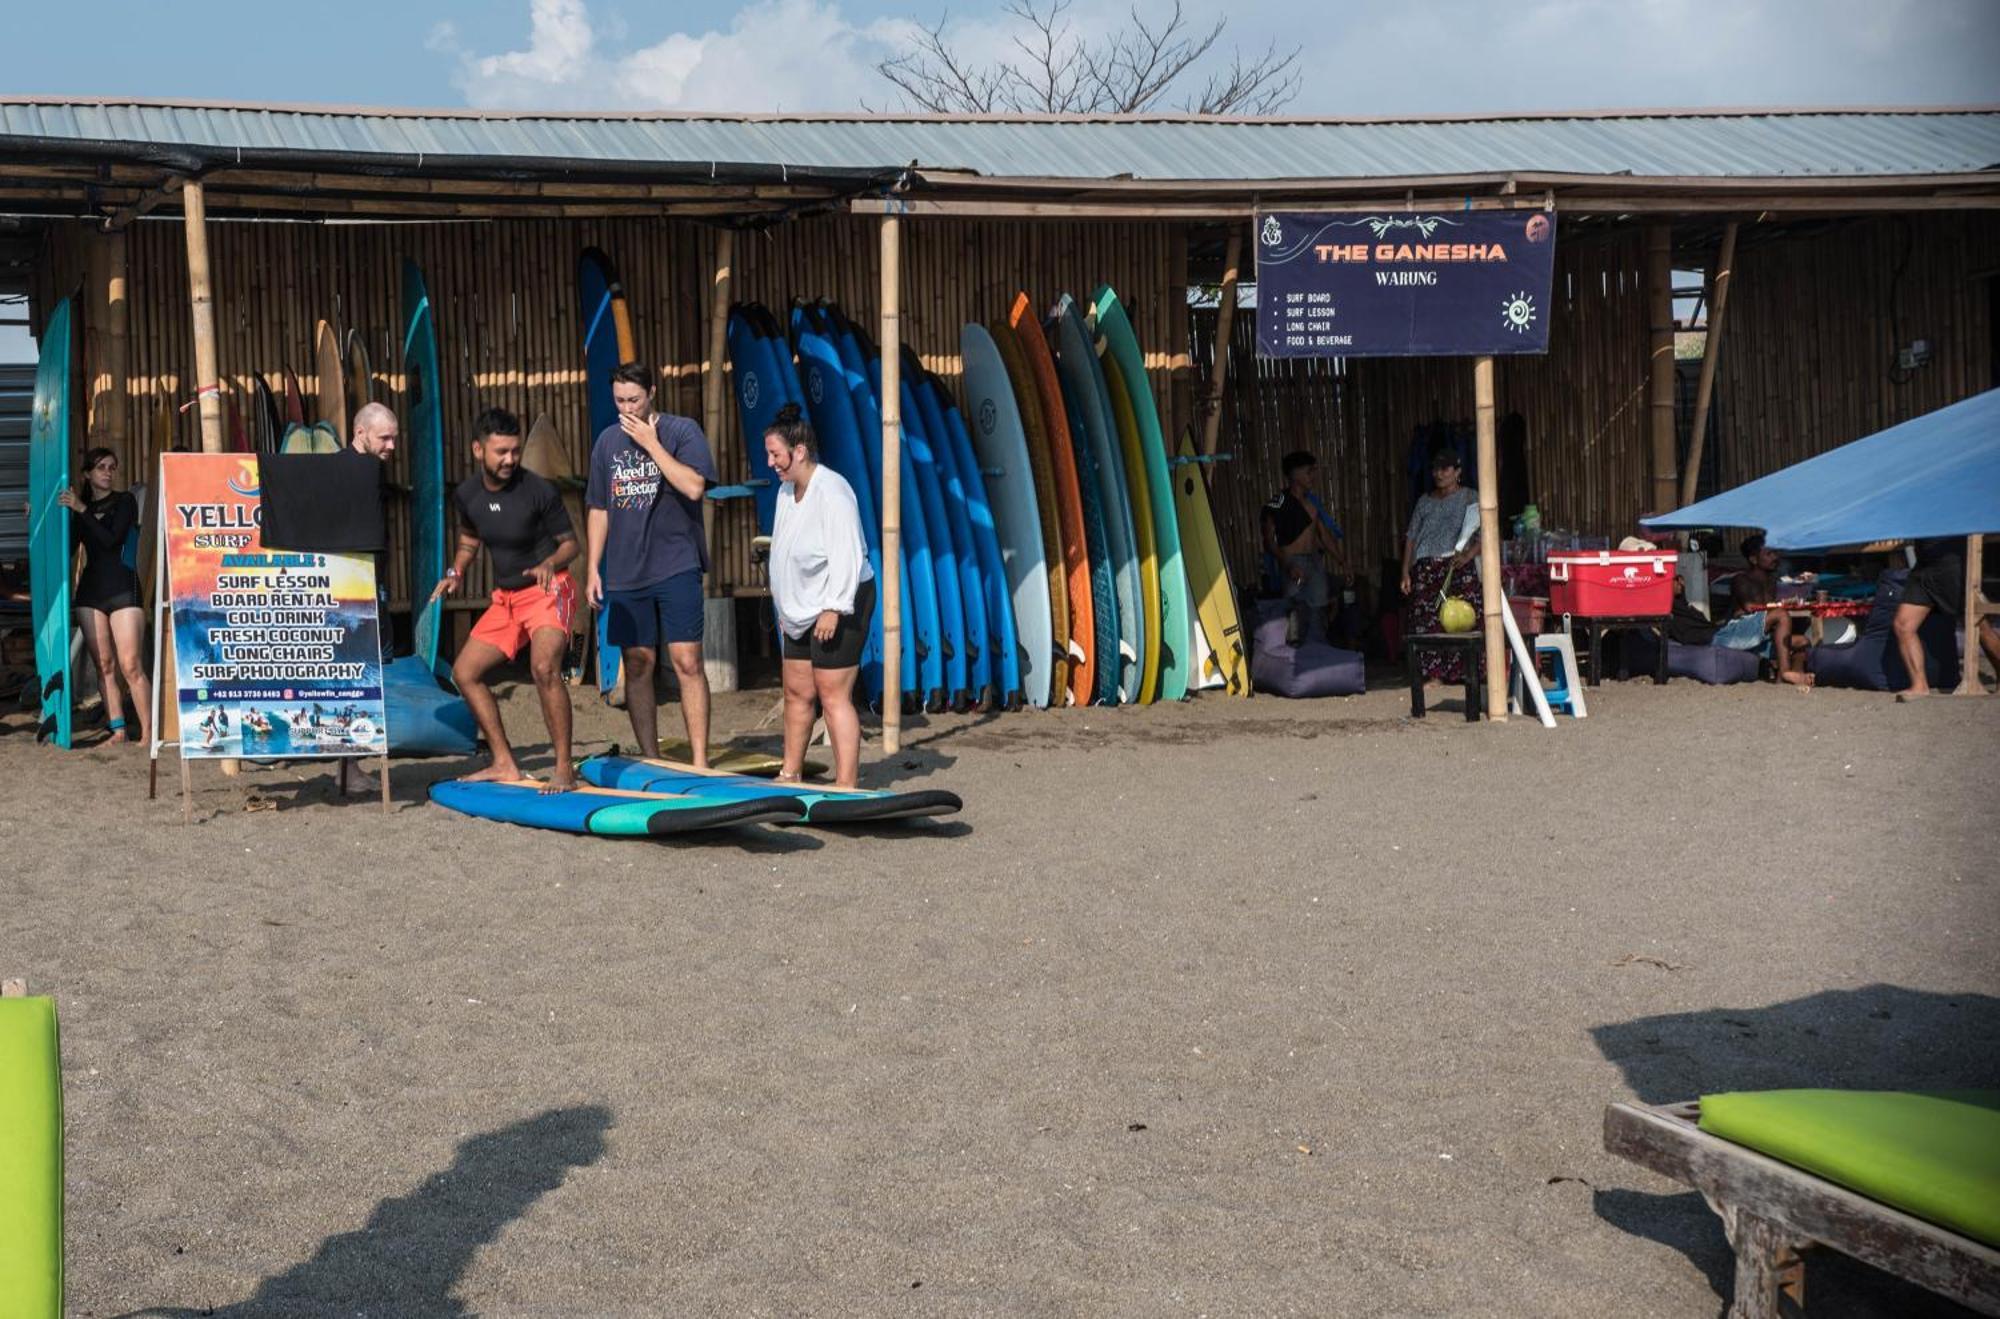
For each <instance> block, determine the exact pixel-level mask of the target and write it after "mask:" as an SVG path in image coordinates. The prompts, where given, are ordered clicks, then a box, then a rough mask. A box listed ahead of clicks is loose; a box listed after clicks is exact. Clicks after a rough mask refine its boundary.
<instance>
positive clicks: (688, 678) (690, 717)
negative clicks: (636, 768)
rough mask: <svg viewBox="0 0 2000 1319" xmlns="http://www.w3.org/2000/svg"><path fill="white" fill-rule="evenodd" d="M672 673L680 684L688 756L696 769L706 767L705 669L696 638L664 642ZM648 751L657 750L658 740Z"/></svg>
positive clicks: (655, 751)
mask: <svg viewBox="0 0 2000 1319" xmlns="http://www.w3.org/2000/svg"><path fill="white" fill-rule="evenodd" d="M667 656H668V658H669V659H671V660H672V661H673V665H674V676H675V677H676V678H678V679H679V680H680V684H681V718H683V719H685V720H686V721H687V735H688V747H689V758H690V759H691V760H693V761H694V764H695V767H696V768H697V769H707V768H708V670H706V669H704V668H703V667H702V665H701V643H700V642H699V641H675V642H671V643H669V644H668V646H667ZM649 745H650V746H651V747H652V749H651V750H649V751H648V752H646V754H647V755H649V756H652V755H658V754H659V745H660V744H659V743H658V742H657V741H655V742H652V743H650V744H649Z"/></svg>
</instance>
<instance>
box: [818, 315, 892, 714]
mask: <svg viewBox="0 0 2000 1319" xmlns="http://www.w3.org/2000/svg"><path fill="white" fill-rule="evenodd" d="M792 335H793V338H794V341H795V343H796V346H797V348H798V356H799V367H798V373H799V387H800V389H801V390H802V391H803V393H804V397H805V409H806V415H808V416H809V417H811V418H812V424H813V432H814V433H815V434H816V435H818V437H819V450H820V460H821V461H822V462H824V463H825V464H826V465H827V466H828V467H831V468H832V469H833V470H834V471H836V472H839V473H840V474H841V475H842V476H843V477H845V478H847V484H848V485H850V486H851V487H853V489H854V502H855V505H856V506H857V507H858V508H859V510H860V513H861V534H862V537H863V538H864V539H865V540H866V541H867V543H868V564H869V566H870V567H871V568H873V569H874V570H875V580H876V581H877V582H880V581H881V580H882V520H881V518H880V516H879V515H878V514H877V512H876V508H877V505H876V502H875V484H876V483H875V479H874V471H876V470H879V469H871V468H870V467H869V465H868V455H867V451H866V450H865V449H863V448H862V447H861V435H860V431H859V429H858V428H857V427H856V425H855V420H854V399H853V395H851V394H850V393H849V392H848V389H847V375H846V370H845V368H843V367H842V366H841V364H840V352H839V350H838V349H836V348H835V347H834V346H833V340H832V338H831V337H829V336H828V334H827V333H826V331H825V329H824V327H823V326H822V324H821V321H820V319H819V317H818V316H817V315H815V314H814V312H813V310H812V309H811V308H809V307H807V306H804V305H798V306H794V307H793V308H792ZM880 589H881V588H880V587H877V590H878V591H879V590H880ZM902 597H903V617H904V618H906V619H907V618H908V617H909V616H910V611H909V577H908V576H907V575H905V576H904V578H903V585H902ZM916 658H917V657H916V649H915V647H914V645H913V644H912V640H911V637H910V634H909V631H908V630H907V629H905V631H904V633H903V637H902V662H903V673H902V685H903V687H904V690H905V691H914V690H915V689H916V685H917V679H918V674H917V662H916ZM856 680H857V682H858V683H859V684H860V687H861V693H862V697H863V699H864V700H866V701H868V702H869V703H870V704H873V705H877V706H879V705H881V703H882V702H883V701H884V700H885V699H887V698H885V697H884V695H883V692H882V682H883V676H882V608H881V606H880V605H879V604H878V605H877V606H876V609H875V616H874V617H873V618H871V619H870V620H869V621H868V641H867V643H866V644H865V645H863V647H862V649H861V671H860V673H859V675H858V676H857V679H856ZM896 699H897V701H898V702H899V703H900V701H901V699H902V696H901V694H900V693H899V694H898V695H897V697H896Z"/></svg>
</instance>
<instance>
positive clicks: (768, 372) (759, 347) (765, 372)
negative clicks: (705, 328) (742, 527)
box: [724, 307, 791, 536]
mask: <svg viewBox="0 0 2000 1319" xmlns="http://www.w3.org/2000/svg"><path fill="white" fill-rule="evenodd" d="M724 339H725V342H726V343H727V344H728V346H729V383H730V388H731V391H732V392H733V393H734V394H735V395H736V414H737V417H738V418H739V419H740V421H741V422H742V426H743V455H744V460H745V465H746V466H747V467H748V468H749V471H750V475H751V477H753V478H755V477H759V476H762V477H770V475H771V472H770V468H769V467H767V466H766V465H765V462H764V432H765V431H766V430H768V429H769V428H770V425H771V419H772V418H773V417H775V416H777V415H778V409H780V408H782V407H784V406H785V404H786V403H787V402H789V401H790V398H789V396H788V395H787V394H786V392H785V389H784V386H783V384H782V382H781V381H780V380H779V379H778V364H777V362H776V361H775V360H773V359H774V355H773V352H772V349H773V346H774V345H773V344H772V343H771V342H770V341H769V340H768V339H766V338H765V337H764V336H763V335H761V334H759V333H758V332H757V327H756V325H755V324H753V323H752V321H751V319H750V317H749V316H748V315H746V314H745V312H744V310H743V308H741V307H732V308H730V309H729V323H728V327H727V329H726V330H725V332H724ZM785 369H786V370H790V369H791V353H790V351H789V350H787V351H786V353H785ZM756 501H757V530H758V531H759V532H761V533H762V534H764V535H766V536H768V535H770V534H771V527H772V525H773V524H774V523H775V521H776V520H777V516H778V482H777V481H776V480H775V479H772V480H769V481H767V482H766V484H764V485H762V486H759V487H756Z"/></svg>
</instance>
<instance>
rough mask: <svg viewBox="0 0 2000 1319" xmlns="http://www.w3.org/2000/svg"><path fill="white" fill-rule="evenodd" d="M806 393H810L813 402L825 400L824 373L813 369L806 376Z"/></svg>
mask: <svg viewBox="0 0 2000 1319" xmlns="http://www.w3.org/2000/svg"><path fill="white" fill-rule="evenodd" d="M806 393H808V394H810V395H812V401H813V402H814V403H824V402H826V373H825V372H823V371H814V372H811V373H809V374H808V375H807V376H806Z"/></svg>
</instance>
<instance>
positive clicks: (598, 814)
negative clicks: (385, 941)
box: [430, 779, 805, 838]
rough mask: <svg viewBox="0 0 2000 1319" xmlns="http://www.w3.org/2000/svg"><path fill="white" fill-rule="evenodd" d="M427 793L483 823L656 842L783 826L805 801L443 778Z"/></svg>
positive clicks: (799, 815) (802, 808) (802, 809)
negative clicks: (704, 832)
mask: <svg viewBox="0 0 2000 1319" xmlns="http://www.w3.org/2000/svg"><path fill="white" fill-rule="evenodd" d="M430 795H431V800H432V801H434V802H436V803H437V804H438V805H440V806H444V807H448V808H450V809H451V810H454V811H457V812H459V813H460V814H462V815H471V816H475V817H477V818H479V819H482V820H499V821H503V822H505V823H507V824H519V825H526V826H527V827H529V828H531V829H557V830H561V831H562V832H564V833H573V834H602V835H607V836H610V837H615V838H647V837H652V838H658V837H662V836H665V835H670V834H682V833H692V832H694V831H696V830H701V829H719V828H725V827H727V826H730V825H741V824H763V823H772V824H785V823H789V822H791V821H793V820H798V819H801V818H803V817H804V815H805V803H803V802H801V801H800V800H799V799H798V798H796V797H792V796H780V797H765V798H740V799H734V800H720V799H716V798H712V797H686V796H679V795H674V794H667V793H647V792H621V791H616V790H614V789H610V788H595V787H590V788H576V789H574V790H572V791H569V792H549V793H545V792H543V791H542V785H541V784H539V783H537V782H535V781H533V780H531V779H523V780H521V781H520V782H518V783H465V782H462V781H460V780H457V779H446V780H445V781H444V782H442V783H433V784H432V785H431V794H430Z"/></svg>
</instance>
